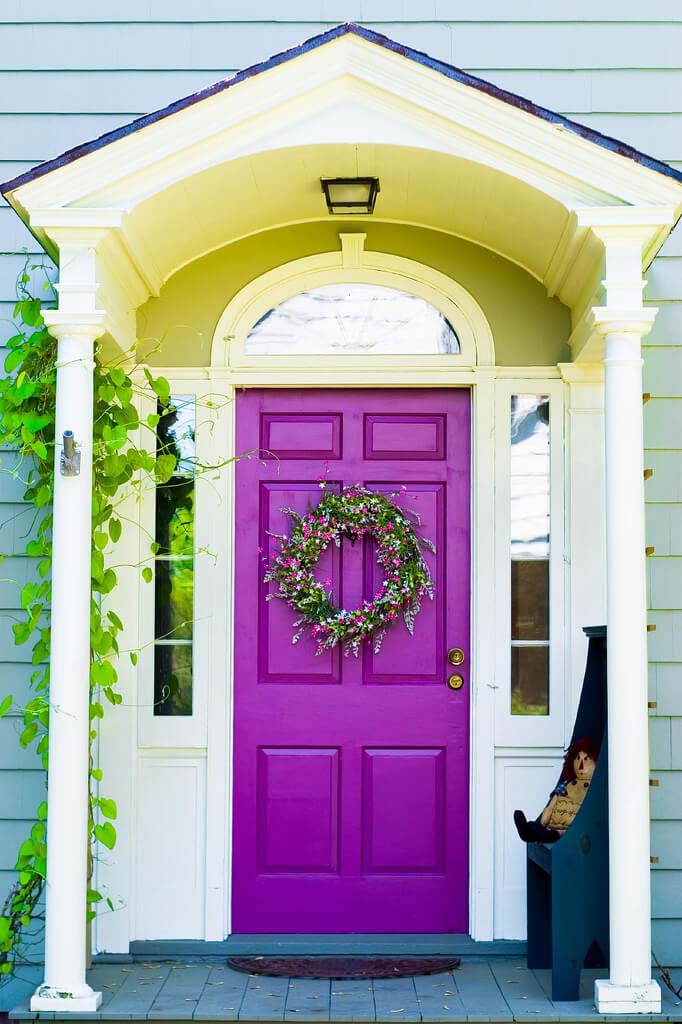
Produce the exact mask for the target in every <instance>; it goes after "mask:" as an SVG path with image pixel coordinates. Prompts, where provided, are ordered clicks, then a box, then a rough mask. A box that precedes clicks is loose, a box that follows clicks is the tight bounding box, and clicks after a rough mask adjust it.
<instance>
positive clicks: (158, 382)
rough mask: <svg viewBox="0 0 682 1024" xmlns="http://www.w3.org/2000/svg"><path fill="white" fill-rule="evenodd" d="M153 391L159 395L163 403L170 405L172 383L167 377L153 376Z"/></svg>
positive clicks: (151, 382)
mask: <svg viewBox="0 0 682 1024" xmlns="http://www.w3.org/2000/svg"><path fill="white" fill-rule="evenodd" d="M149 383H150V384H151V386H152V391H153V392H154V394H155V395H158V397H159V400H160V401H161V404H162V405H168V403H169V401H170V384H169V383H168V381H167V380H166V378H165V377H153V378H152V379H151V380H150V382H149Z"/></svg>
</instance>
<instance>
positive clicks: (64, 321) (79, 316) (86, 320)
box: [43, 309, 107, 341]
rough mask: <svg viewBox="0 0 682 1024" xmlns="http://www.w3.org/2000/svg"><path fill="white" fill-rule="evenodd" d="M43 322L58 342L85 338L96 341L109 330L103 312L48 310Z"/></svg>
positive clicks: (105, 315)
mask: <svg viewBox="0 0 682 1024" xmlns="http://www.w3.org/2000/svg"><path fill="white" fill-rule="evenodd" d="M43 320H44V321H45V326H46V327H47V328H48V330H49V332H50V334H51V335H52V336H53V337H54V338H57V340H60V339H61V338H83V339H84V340H90V341H95V340H96V339H97V338H99V337H101V336H102V335H103V334H104V333H105V332H106V330H107V314H106V313H105V312H104V311H103V310H92V311H90V312H87V313H70V312H66V311H64V310H60V309H46V310H45V311H44V313H43Z"/></svg>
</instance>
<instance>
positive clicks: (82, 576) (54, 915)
mask: <svg viewBox="0 0 682 1024" xmlns="http://www.w3.org/2000/svg"><path fill="white" fill-rule="evenodd" d="M45 321H46V323H47V325H48V327H49V328H50V330H51V333H52V334H53V335H54V336H55V337H56V338H57V339H58V356H57V404H56V425H55V426H56V429H55V442H56V443H55V468H54V474H55V476H54V509H53V513H54V526H53V555H52V620H51V654H50V762H49V772H48V796H47V805H48V814H47V885H46V910H45V913H46V919H45V979H44V982H43V984H42V985H40V986H39V988H38V989H37V991H36V993H35V995H34V996H33V997H32V999H31V1009H32V1010H34V1011H35V1010H41V1011H56V1012H59V1013H64V1012H78V1013H81V1012H89V1011H94V1010H96V1009H97V1008H98V1006H99V1004H100V1001H101V993H99V992H93V990H92V989H91V988H90V986H89V985H88V984H87V983H86V980H85V967H86V891H87V853H88V770H89V730H90V724H89V678H90V596H91V593H90V552H91V538H92V523H91V515H92V436H93V369H94V362H93V345H94V341H95V339H96V338H97V337H99V336H100V335H101V334H102V333H103V331H104V326H103V323H104V314H103V313H98V312H94V311H93V312H89V313H84V314H80V315H79V314H75V313H74V314H65V313H62V312H47V313H45ZM64 431H72V432H73V438H74V440H75V443H76V446H77V451H78V452H79V454H80V472H79V474H78V475H73V476H68V475H67V476H64V475H62V473H61V467H60V455H61V450H62V435H63V433H64Z"/></svg>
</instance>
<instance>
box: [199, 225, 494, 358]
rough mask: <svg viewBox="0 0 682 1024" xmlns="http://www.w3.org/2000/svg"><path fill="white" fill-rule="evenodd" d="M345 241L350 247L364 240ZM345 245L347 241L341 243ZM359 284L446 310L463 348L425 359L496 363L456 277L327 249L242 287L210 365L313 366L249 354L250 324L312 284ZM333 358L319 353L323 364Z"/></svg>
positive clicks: (398, 260) (379, 256)
mask: <svg viewBox="0 0 682 1024" xmlns="http://www.w3.org/2000/svg"><path fill="white" fill-rule="evenodd" d="M346 238H355V239H356V241H355V242H352V243H349V242H348V241H347V242H346V247H347V249H348V250H349V251H350V249H351V248H353V247H354V248H355V255H356V256H357V252H358V248H359V242H358V241H357V239H358V236H357V235H356V236H353V235H350V236H346ZM342 245H343V241H342ZM350 281H353V282H357V283H368V284H380V285H384V286H386V287H393V288H399V289H402V290H403V291H406V292H410V293H411V294H414V295H419V296H420V297H422V298H423V299H425V300H426V301H427V302H430V303H431V305H433V306H435V307H436V309H438V310H440V312H441V313H443V315H444V316H445V317H446V319H447V320H448V321H449V322H450V324H451V325H452V327H453V329H454V331H455V332H456V334H457V337H458V338H459V342H460V352H459V353H458V354H456V355H454V354H453V355H448V356H430V357H429V356H427V357H422V360H423V361H427V360H433V361H436V360H438V361H440V362H442V361H443V360H445V365H450V366H452V367H473V366H494V364H495V349H494V343H493V335H492V330H491V328H490V324H489V323H488V321H487V319H486V316H485V314H484V312H483V310H482V309H481V307H480V306H479V304H478V303H477V302H476V300H475V299H474V297H473V296H472V295H471V294H470V293H469V292H468V291H467V290H466V289H465V288H463V287H462V285H460V284H458V283H457V282H456V281H453V280H452V278H450V277H447V276H446V275H445V274H441V273H440V272H439V271H437V270H434V269H433V268H432V267H428V266H426V265H425V264H423V263H418V262H416V261H415V260H410V259H406V258H405V257H403V256H393V255H391V254H388V253H380V252H374V251H367V250H365V249H364V248H363V249H362V265H361V266H355V267H353V266H351V267H349V266H347V265H346V264H345V257H344V251H343V250H342V251H341V252H338V251H336V252H327V253H321V254H319V255H315V256H305V257H303V259H298V260H293V261H292V262H290V263H285V264H283V265H282V266H280V267H276V268H275V269H274V270H270V271H268V272H267V273H265V274H262V275H261V276H260V277H257V278H255V280H253V281H250V282H249V284H247V285H245V287H244V288H242V289H241V291H239V292H238V293H237V294H236V295H235V296H234V298H232V299H231V301H230V302H229V303H228V305H227V306H226V308H225V310H224V311H223V313H222V315H221V317H220V319H219V320H218V323H217V325H216V329H215V332H214V335H213V340H212V343H211V365H212V367H214V368H219V367H225V366H228V365H229V366H230V367H231V368H234V369H237V368H242V367H249V368H251V369H255V368H256V367H266V366H267V367H268V368H269V369H270V370H271V369H273V368H274V367H275V366H277V365H279V364H278V361H279V363H281V362H282V360H284V362H285V364H286V365H287V366H288V367H293V366H296V367H298V366H299V365H300V367H301V368H303V367H307V366H309V364H310V359H309V358H308V357H307V356H298V357H297V356H247V354H246V351H245V349H246V337H247V334H248V332H249V330H250V329H251V327H252V326H253V325H254V324H255V323H257V321H258V320H259V319H260V317H261V316H263V315H264V314H265V313H267V311H268V310H269V309H272V308H273V306H275V305H277V304H278V303H280V302H283V301H284V300H285V299H288V298H290V297H291V296H293V295H297V294H299V293H300V292H303V291H307V290H309V289H310V288H313V287H316V286H319V285H324V284H332V283H341V282H344V283H346V282H350ZM367 358H368V357H367V356H363V355H360V356H359V357H353V356H350V355H349V356H344V366H345V367H347V368H348V369H349V370H350V369H354V368H357V369H364V370H365V371H366V370H367V368H368V363H367ZM332 359H334V357H333V356H316V362H319V364H320V366H322V365H324V364H325V361H326V362H327V363H329V361H330V360H332ZM406 359H407V360H408V362H414V356H400V355H397V356H393V357H388V360H387V362H388V363H392V365H394V366H396V367H397V366H399V365H400V364H401V360H402V361H404V360H406Z"/></svg>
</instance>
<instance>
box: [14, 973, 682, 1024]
mask: <svg viewBox="0 0 682 1024" xmlns="http://www.w3.org/2000/svg"><path fill="white" fill-rule="evenodd" d="M603 974H604V972H603V971H583V979H582V988H581V996H582V998H581V999H580V1000H579V1001H578V1002H575V1003H554V1002H552V999H551V977H550V972H549V971H530V970H528V968H527V967H526V965H525V962H524V961H523V960H520V959H508V960H501V959H493V960H489V961H486V960H482V961H475V960H464V961H463V962H462V965H461V967H459V968H458V969H457V970H456V971H451V972H447V973H443V974H430V975H423V976H421V977H417V978H385V979H381V980H380V979H375V980H367V981H320V980H319V979H314V978H310V979H301V978H266V977H261V976H256V975H249V974H241V973H239V972H237V971H233V970H230V968H229V967H227V966H225V965H224V964H215V963H205V962H204V963H200V962H199V963H197V962H196V961H193V962H191V963H176V962H173V963H158V962H151V963H144V962H143V963H135V964H120V965H119V964H99V965H97V966H95V967H93V968H92V970H91V971H90V972H89V975H88V979H89V981H90V984H91V985H92V987H93V988H95V989H97V990H99V991H101V992H102V1007H101V1009H100V1010H99V1012H98V1013H86V1014H77V1013H71V1014H69V1015H68V1018H67V1019H69V1020H79V1019H80V1020H96V1021H101V1022H106V1021H111V1022H114V1021H122V1020H126V1021H152V1020H153V1021H187V1022H189V1021H222V1020H225V1021H252V1022H254V1024H255V1022H256V1021H299V1022H301V1024H304V1022H310V1021H338V1022H350V1021H365V1022H367V1021H381V1022H382V1024H389V1022H392V1021H427V1022H428V1021H433V1022H438V1024H443V1022H445V1021H472V1022H478V1021H500V1022H502V1021H525V1022H528V1021H535V1022H542V1021H576V1022H583V1021H589V1020H603V1021H609V1020H610V1021H613V1019H614V1018H613V1017H610V1016H603V1015H600V1014H598V1013H597V1012H596V1011H595V1009H594V1003H593V1001H592V988H593V983H594V979H595V977H597V976H600V977H601V976H603ZM673 975H674V980H675V983H676V984H677V985H679V984H681V983H682V972H673ZM662 993H663V1012H662V1013H660V1014H657V1015H653V1014H638V1015H633V1016H625V1015H622V1016H618V1017H616V1018H615V1020H616V1021H633V1022H641V1021H651V1020H653V1021H679V1022H682V1003H681V1002H680V1000H677V999H676V998H675V997H674V996H673V994H672V992H670V991H669V989H667V988H665V986H662ZM9 1016H10V1020H18V1021H20V1020H36V1019H40V1020H59V1019H60V1015H59V1014H55V1013H37V1014H36V1013H31V1012H30V1011H29V1009H28V1003H25V1004H23V1005H21V1006H18V1007H16V1009H14V1010H12V1012H11V1013H10V1015H9ZM61 1019H65V1018H64V1017H63V1018H61Z"/></svg>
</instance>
